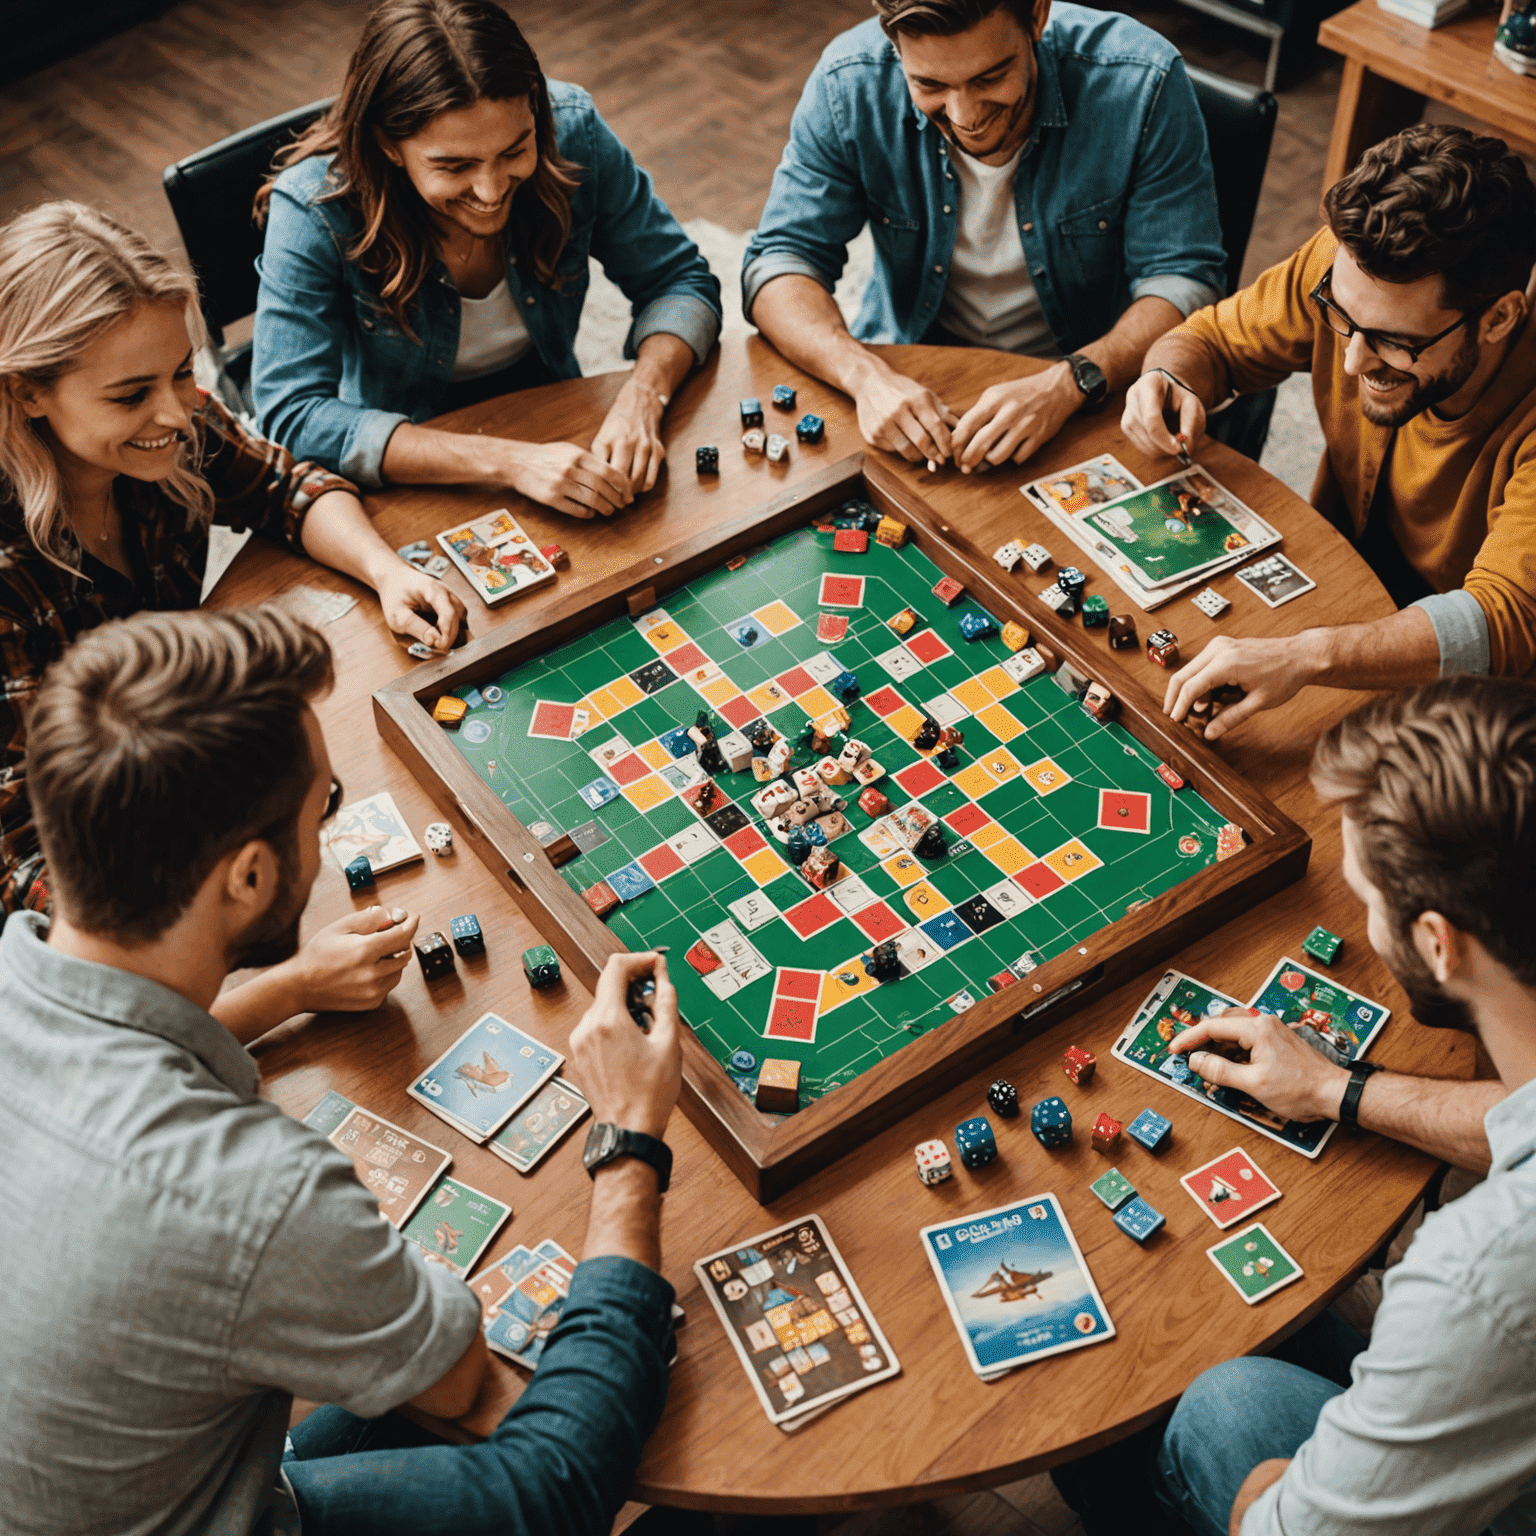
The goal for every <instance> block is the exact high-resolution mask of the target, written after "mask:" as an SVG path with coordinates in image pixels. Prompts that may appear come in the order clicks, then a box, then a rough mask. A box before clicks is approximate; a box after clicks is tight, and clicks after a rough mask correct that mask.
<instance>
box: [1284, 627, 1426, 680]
mask: <svg viewBox="0 0 1536 1536" xmlns="http://www.w3.org/2000/svg"><path fill="white" fill-rule="evenodd" d="M1286 643H1287V644H1289V645H1294V646H1296V647H1297V653H1298V659H1299V660H1300V661H1301V664H1302V666H1303V668H1304V669H1305V672H1306V674H1307V676H1308V678H1309V680H1310V681H1311V682H1313V683H1317V684H1319V685H1321V686H1323V687H1326V688H1366V689H1375V688H1411V687H1412V686H1413V685H1414V684H1415V683H1429V682H1433V681H1434V680H1435V679H1436V678H1437V677H1439V676H1440V641H1439V637H1438V636H1437V635H1436V633H1435V626H1434V624H1433V623H1432V622H1431V620H1430V617H1429V615H1428V614H1427V613H1425V612H1424V610H1423V609H1422V608H1404V609H1402V610H1401V611H1399V612H1397V613H1394V614H1390V615H1388V616H1387V617H1386V618H1384V619H1372V620H1370V621H1369V622H1367V623H1364V624H1341V625H1339V626H1338V627H1337V628H1333V629H1304V630H1303V631H1302V632H1301V633H1300V634H1299V635H1297V636H1296V637H1295V638H1294V639H1293V640H1291V641H1287V642H1286Z"/></svg>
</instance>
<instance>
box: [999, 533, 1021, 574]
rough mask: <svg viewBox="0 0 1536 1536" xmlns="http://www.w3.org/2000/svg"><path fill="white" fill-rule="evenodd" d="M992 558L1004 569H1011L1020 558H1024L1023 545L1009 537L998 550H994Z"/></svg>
mask: <svg viewBox="0 0 1536 1536" xmlns="http://www.w3.org/2000/svg"><path fill="white" fill-rule="evenodd" d="M992 558H993V559H994V560H996V561H997V563H998V564H999V565H1000V566H1002V568H1003V569H1004V570H1005V571H1011V570H1012V569H1013V568H1014V566H1016V565H1017V564H1018V563H1019V561H1020V560H1022V559H1023V558H1024V550H1023V546H1022V545H1020V544H1019V543H1018V542H1017V540H1014V539H1009V540H1008V542H1007V543H1006V544H1004V545H1003V547H1002V548H1001V549H999V550H996V551H995V552H994V553H993V555H992Z"/></svg>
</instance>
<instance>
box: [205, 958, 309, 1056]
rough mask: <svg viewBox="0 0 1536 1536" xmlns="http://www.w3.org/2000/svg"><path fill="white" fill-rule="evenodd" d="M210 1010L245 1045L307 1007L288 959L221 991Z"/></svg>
mask: <svg viewBox="0 0 1536 1536" xmlns="http://www.w3.org/2000/svg"><path fill="white" fill-rule="evenodd" d="M208 1011H209V1013H211V1014H212V1015H213V1016H214V1018H216V1019H217V1020H218V1021H219V1023H220V1024H222V1025H223V1026H224V1028H225V1029H227V1030H228V1031H229V1032H230V1034H232V1035H233V1036H234V1037H235V1039H236V1040H238V1041H239V1042H240V1044H241V1045H249V1044H250V1043H251V1041H253V1040H257V1039H260V1037H261V1036H262V1035H264V1034H266V1033H267V1031H268V1030H272V1029H276V1028H277V1026H278V1025H279V1024H282V1023H285V1022H286V1021H287V1020H288V1019H291V1018H292V1017H293V1016H294V1015H295V1014H296V1013H301V1012H302V1011H303V1009H302V1006H301V1005H300V1002H299V999H298V995H297V991H296V988H295V983H294V977H293V975H292V973H291V972H290V970H289V968H288V966H287V964H286V962H285V963H284V964H282V965H274V966H273V967H272V968H271V969H270V970H266V971H262V972H261V973H260V975H257V976H253V977H251V979H250V980H249V981H242V982H241V983H240V985H239V986H237V987H230V988H228V989H227V990H226V991H223V992H221V993H219V995H218V996H217V997H216V998H214V1000H213V1006H212V1007H211V1008H209V1010H208Z"/></svg>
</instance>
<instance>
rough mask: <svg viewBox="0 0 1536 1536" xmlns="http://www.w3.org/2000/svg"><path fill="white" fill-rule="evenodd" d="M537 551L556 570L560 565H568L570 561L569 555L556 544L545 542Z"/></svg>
mask: <svg viewBox="0 0 1536 1536" xmlns="http://www.w3.org/2000/svg"><path fill="white" fill-rule="evenodd" d="M539 553H540V554H541V555H543V556H544V558H545V559H546V560H548V561H549V563H550V564H551V565H552V566H554V567H555V569H556V570H559V569H560V567H562V566H566V565H569V564H570V563H571V557H570V556H569V555H568V554H566V552H565V550H564V549H562V548H561V547H560V545H558V544H545V545H544V546H542V548H540V550H539Z"/></svg>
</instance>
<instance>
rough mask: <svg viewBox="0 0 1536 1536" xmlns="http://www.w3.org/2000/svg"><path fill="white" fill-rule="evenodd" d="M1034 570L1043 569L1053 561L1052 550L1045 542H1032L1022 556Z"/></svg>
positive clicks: (1026, 563) (1025, 562)
mask: <svg viewBox="0 0 1536 1536" xmlns="http://www.w3.org/2000/svg"><path fill="white" fill-rule="evenodd" d="M1022 558H1023V561H1024V564H1025V565H1027V566H1028V567H1029V568H1030V570H1032V571H1042V570H1044V569H1045V567H1046V566H1048V565H1049V564H1050V563H1051V552H1050V550H1048V549H1047V548H1046V547H1045V545H1043V544H1031V545H1030V546H1029V548H1028V549H1026V550H1025V551H1024V554H1023V556H1022Z"/></svg>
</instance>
